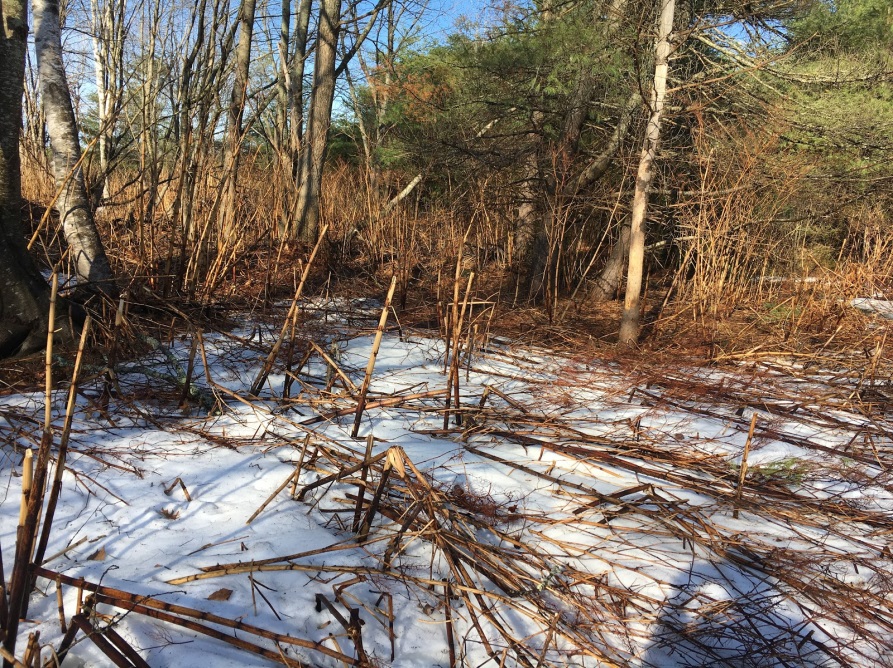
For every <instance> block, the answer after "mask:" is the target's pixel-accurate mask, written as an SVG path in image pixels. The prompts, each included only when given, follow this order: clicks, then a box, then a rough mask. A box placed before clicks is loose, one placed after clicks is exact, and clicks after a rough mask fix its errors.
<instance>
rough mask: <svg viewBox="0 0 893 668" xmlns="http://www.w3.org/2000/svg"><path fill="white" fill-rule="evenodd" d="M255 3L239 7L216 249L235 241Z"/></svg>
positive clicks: (244, 2)
mask: <svg viewBox="0 0 893 668" xmlns="http://www.w3.org/2000/svg"><path fill="white" fill-rule="evenodd" d="M254 10H255V0H242V2H241V3H240V4H239V44H238V46H236V54H235V55H236V63H235V70H236V71H235V74H236V78H235V81H234V82H233V90H232V94H231V96H230V102H229V110H228V113H227V119H226V143H225V146H224V152H223V169H224V178H225V179H226V185H225V188H226V190H225V191H224V198H223V202H222V203H221V205H220V209H219V216H218V220H219V224H220V228H219V229H220V234H221V238H220V239H219V242H218V245H219V246H220V247H221V249H222V248H224V247H226V246H228V245H230V244H231V243H232V242H233V241H234V239H233V234H234V233H235V229H234V224H235V220H236V207H237V206H238V201H237V198H236V187H237V185H238V178H239V155H240V153H241V148H242V120H243V118H244V116H245V101H246V99H247V97H248V68H249V66H250V65H251V40H252V38H253V36H254Z"/></svg>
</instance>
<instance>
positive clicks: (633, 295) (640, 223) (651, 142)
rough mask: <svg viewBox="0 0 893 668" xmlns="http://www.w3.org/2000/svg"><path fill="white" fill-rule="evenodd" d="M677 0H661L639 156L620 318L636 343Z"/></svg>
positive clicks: (625, 338) (625, 337)
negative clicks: (650, 196) (648, 111)
mask: <svg viewBox="0 0 893 668" xmlns="http://www.w3.org/2000/svg"><path fill="white" fill-rule="evenodd" d="M675 10H676V2H675V0H661V5H660V18H659V19H658V30H657V44H656V47H655V56H654V86H653V88H652V90H651V117H650V118H649V119H648V127H647V128H646V129H645V141H644V144H643V146H642V154H641V156H640V158H639V171H638V174H637V175H636V189H635V193H634V194H633V204H632V212H631V214H630V235H629V265H628V269H627V277H626V298H625V299H624V303H623V316H622V318H621V320H620V336H619V342H620V343H622V344H635V343H636V342H637V341H638V339H639V329H640V327H641V319H642V313H641V310H642V309H641V304H640V300H641V295H642V274H643V270H644V265H645V218H646V216H647V214H648V188H649V187H650V186H651V181H652V179H653V178H654V171H653V167H654V158H655V155H656V154H657V145H658V142H659V141H660V122H661V116H662V114H663V110H664V100H665V98H666V94H667V74H668V72H669V61H670V34H671V32H672V30H673V17H674V14H675Z"/></svg>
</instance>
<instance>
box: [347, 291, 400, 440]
mask: <svg viewBox="0 0 893 668" xmlns="http://www.w3.org/2000/svg"><path fill="white" fill-rule="evenodd" d="M396 287H397V276H396V275H394V276H393V277H392V278H391V287H389V288H388V296H387V297H385V300H384V308H383V309H381V318H379V320H378V329H376V330H375V341H374V342H373V343H372V352H371V353H370V354H369V363H368V364H366V376H365V378H363V386H362V387H361V388H360V397H359V399H358V400H357V411H356V417H354V421H353V431H352V432H351V433H350V437H351V438H356V437H357V434H358V433H359V432H360V421H361V420H362V419H363V410H365V408H366V394H367V393H368V392H369V384H370V383H371V382H372V372H373V371H374V370H375V358H376V357H378V349H379V348H380V347H381V337H382V335H383V334H384V326H385V324H387V321H388V312H389V311H390V310H391V299H393V298H394V288H396Z"/></svg>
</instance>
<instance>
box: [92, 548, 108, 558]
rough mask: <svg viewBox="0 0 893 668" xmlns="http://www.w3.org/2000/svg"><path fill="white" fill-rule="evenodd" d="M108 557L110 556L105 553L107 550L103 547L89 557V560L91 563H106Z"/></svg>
mask: <svg viewBox="0 0 893 668" xmlns="http://www.w3.org/2000/svg"><path fill="white" fill-rule="evenodd" d="M107 556H108V555H107V554H106V553H105V548H104V547H101V548H99V549H98V550H96V552H94V553H93V554H91V555H90V556H89V557H87V559H88V560H90V561H105V558H106V557H107Z"/></svg>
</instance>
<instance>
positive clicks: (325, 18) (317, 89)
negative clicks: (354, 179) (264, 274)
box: [297, 0, 341, 241]
mask: <svg viewBox="0 0 893 668" xmlns="http://www.w3.org/2000/svg"><path fill="white" fill-rule="evenodd" d="M340 22H341V0H322V2H321V3H320V7H319V30H318V31H319V37H318V39H317V42H316V56H315V61H316V62H315V64H314V69H313V90H312V92H311V93H310V112H309V114H310V118H309V122H308V126H307V136H306V142H305V146H304V150H303V157H302V160H303V163H302V164H303V166H302V169H301V186H300V189H299V192H298V206H297V217H298V221H299V227H298V234H299V235H300V236H301V237H302V238H303V239H305V240H307V241H312V240H314V239H316V235H317V231H318V229H319V195H320V191H321V190H322V172H323V165H324V164H325V159H326V148H327V146H328V134H329V126H330V125H331V122H332V102H333V100H334V98H335V80H336V78H337V72H336V69H335V57H336V55H337V50H338V31H339V28H340Z"/></svg>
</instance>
